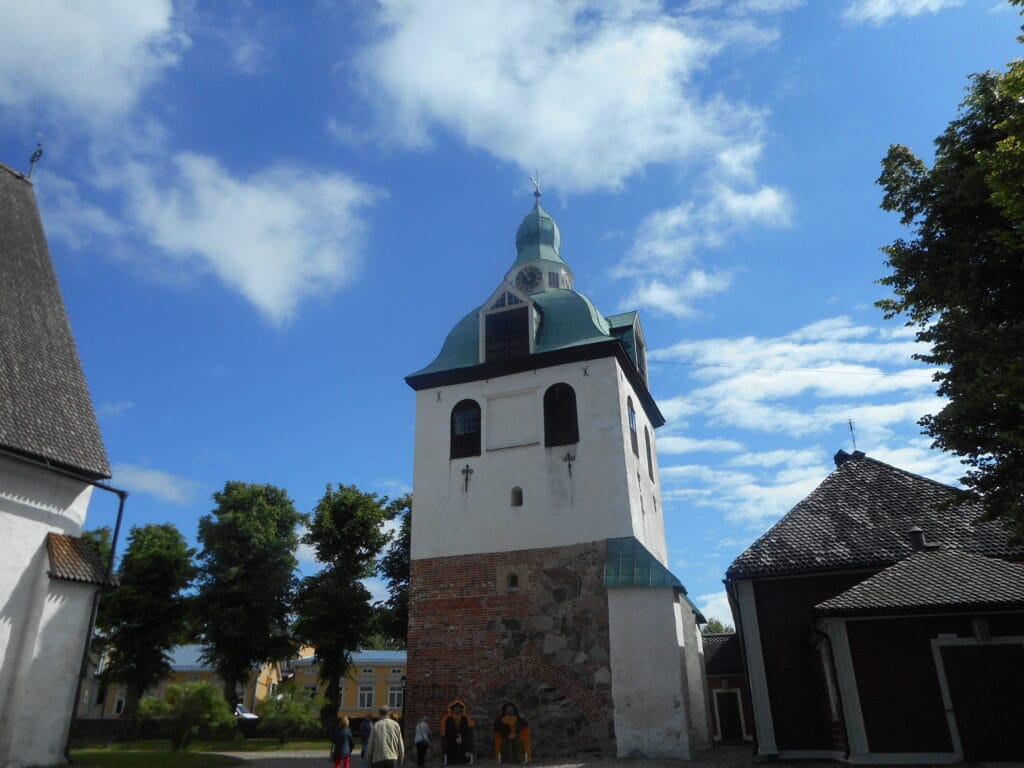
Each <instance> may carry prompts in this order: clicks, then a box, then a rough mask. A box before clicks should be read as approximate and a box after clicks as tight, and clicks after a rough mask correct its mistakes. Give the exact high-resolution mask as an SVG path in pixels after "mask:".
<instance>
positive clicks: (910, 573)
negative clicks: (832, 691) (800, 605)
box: [815, 549, 1024, 616]
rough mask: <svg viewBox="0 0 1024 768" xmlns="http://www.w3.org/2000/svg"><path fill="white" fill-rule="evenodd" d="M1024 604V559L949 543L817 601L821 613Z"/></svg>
mask: <svg viewBox="0 0 1024 768" xmlns="http://www.w3.org/2000/svg"><path fill="white" fill-rule="evenodd" d="M1020 607H1024V565H1022V564H1020V563H1009V562H1006V561H1005V560H998V559H995V558H990V557H984V556H982V555H976V554H973V553H971V552H957V551H953V550H946V549H933V550H922V551H920V552H915V553H914V554H913V555H911V556H910V557H908V558H907V559H906V560H903V561H901V562H899V563H896V565H893V566H890V567H889V568H886V569H885V570H884V571H881V572H880V573H876V574H875V575H874V576H872V577H871V578H869V579H865V580H864V581H862V582H860V583H859V584H855V585H854V586H853V587H851V588H850V589H848V590H846V591H845V592H843V593H842V594H839V595H836V596H835V597H833V598H830V599H828V600H826V601H824V602H822V603H819V604H818V605H816V606H815V610H816V611H817V612H818V613H819V614H821V615H833V616H850V615H863V614H870V615H885V614H897V613H898V614H901V615H902V614H906V613H916V612H924V611H927V612H944V611H948V610H958V611H959V610H999V609H1007V608H1020Z"/></svg>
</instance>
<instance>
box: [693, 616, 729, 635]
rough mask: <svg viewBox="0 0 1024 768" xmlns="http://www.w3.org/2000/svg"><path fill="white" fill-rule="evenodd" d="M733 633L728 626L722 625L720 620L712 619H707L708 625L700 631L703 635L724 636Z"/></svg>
mask: <svg viewBox="0 0 1024 768" xmlns="http://www.w3.org/2000/svg"><path fill="white" fill-rule="evenodd" d="M735 631H736V630H735V629H733V628H732V627H731V626H730V625H729V624H724V623H723V622H722V621H721V620H720V619H716V618H714V617H712V618H710V619H708V623H707V624H705V625H704V626H703V628H702V629H701V632H702V633H703V634H705V635H724V634H727V633H729V632H735Z"/></svg>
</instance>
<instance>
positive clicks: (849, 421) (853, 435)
mask: <svg viewBox="0 0 1024 768" xmlns="http://www.w3.org/2000/svg"><path fill="white" fill-rule="evenodd" d="M846 426H848V427H849V428H850V437H851V439H852V440H853V450H855V451H856V450H857V433H856V432H855V431H854V429H853V419H847V420H846Z"/></svg>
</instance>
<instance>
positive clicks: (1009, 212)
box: [878, 0, 1024, 539]
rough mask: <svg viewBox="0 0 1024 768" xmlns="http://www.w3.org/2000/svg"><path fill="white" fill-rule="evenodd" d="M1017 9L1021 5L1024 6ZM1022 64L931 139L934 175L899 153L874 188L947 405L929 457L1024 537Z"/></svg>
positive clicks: (984, 78) (905, 307) (894, 276)
mask: <svg viewBox="0 0 1024 768" xmlns="http://www.w3.org/2000/svg"><path fill="white" fill-rule="evenodd" d="M1014 4H1015V5H1020V4H1021V2H1020V0H1017V1H1016V2H1015V3H1014ZM1022 103H1024V61H1021V60H1017V61H1014V62H1013V63H1011V64H1010V66H1009V70H1008V71H1007V72H1004V73H996V72H986V73H983V74H979V75H974V76H973V77H972V78H971V86H970V88H969V89H968V93H967V97H966V99H965V100H964V102H963V104H962V105H961V109H960V113H959V115H958V116H957V118H956V119H955V120H953V121H952V122H951V123H950V124H949V126H948V127H947V128H946V130H945V131H944V132H943V134H942V135H941V136H939V137H938V138H937V139H936V140H935V146H936V151H935V161H934V163H933V165H932V167H931V168H928V167H927V166H926V165H925V163H924V162H922V161H921V160H920V159H919V158H918V157H916V156H915V155H914V154H913V152H911V151H910V150H909V149H908V148H907V147H904V146H900V145H893V146H892V147H890V148H889V152H888V154H887V155H886V157H885V159H884V160H883V162H882V175H881V176H880V178H879V179H878V183H879V184H880V185H881V186H882V187H883V189H884V190H885V195H884V197H883V200H882V208H883V209H885V210H887V211H896V212H898V213H900V214H901V216H902V219H901V220H902V222H903V224H905V225H908V226H910V227H912V228H913V231H914V237H913V238H912V239H911V240H903V239H899V240H896V241H895V242H894V243H892V244H891V245H888V246H886V247H885V248H883V252H884V253H885V254H886V257H887V263H888V266H889V267H891V269H892V272H891V274H889V275H887V276H885V277H883V278H882V279H881V281H880V282H881V283H882V284H884V285H887V286H889V287H890V288H891V289H892V290H893V297H892V298H888V299H885V300H883V301H880V302H878V306H879V307H880V308H881V309H883V310H884V312H885V316H886V317H887V318H892V317H894V316H896V315H903V316H904V317H905V318H906V324H907V325H909V326H914V327H916V328H917V339H918V341H920V342H923V343H924V344H927V345H928V346H929V348H930V351H929V352H927V353H923V354H918V355H915V356H914V357H915V358H916V359H918V360H921V361H923V362H926V363H929V364H931V365H935V366H938V367H939V371H938V373H936V374H935V376H934V379H935V381H936V382H937V383H938V394H939V395H941V396H942V397H944V398H945V399H946V401H947V403H946V405H945V406H944V407H943V408H942V409H941V410H940V411H939V412H937V413H933V414H929V415H927V416H925V417H924V418H923V419H921V421H920V422H919V423H920V424H921V426H922V427H924V431H925V433H926V434H928V435H930V436H931V437H932V438H934V442H933V447H936V448H941V449H943V450H947V451H951V452H953V453H955V454H957V455H958V456H960V457H961V460H962V462H963V463H964V464H965V465H966V466H967V467H968V470H967V472H966V474H965V475H964V477H962V478H961V482H962V483H963V485H964V486H965V487H966V488H967V489H968V492H969V493H970V494H972V495H975V496H977V497H979V498H980V499H981V500H982V502H983V503H984V505H985V509H986V517H987V518H989V519H994V518H1003V519H1005V520H1006V521H1007V523H1008V524H1009V526H1010V528H1011V531H1012V532H1013V534H1014V536H1015V537H1016V538H1018V539H1020V538H1021V537H1024V300H1022V296H1024V143H1022V142H1024V114H1022V110H1021V104H1022Z"/></svg>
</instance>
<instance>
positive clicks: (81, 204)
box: [33, 171, 125, 249]
mask: <svg viewBox="0 0 1024 768" xmlns="http://www.w3.org/2000/svg"><path fill="white" fill-rule="evenodd" d="M33 181H34V185H35V188H36V191H37V193H38V195H39V203H40V205H41V207H42V208H43V211H44V212H45V216H44V218H45V220H46V232H47V234H48V235H49V236H50V237H53V238H59V239H60V240H62V241H63V242H65V243H67V244H68V245H70V246H71V247H73V248H76V249H77V248H82V247H83V246H85V245H86V244H88V243H89V242H90V241H91V240H92V239H93V238H95V237H101V238H117V237H120V236H121V235H123V234H124V231H125V226H124V225H123V224H122V223H121V222H120V221H118V219H117V218H116V217H114V216H112V215H111V214H110V213H108V212H107V211H105V210H104V209H103V208H101V207H100V206H98V205H94V204H93V203H90V202H88V200H87V199H86V196H85V195H83V194H82V189H81V187H80V186H79V185H78V184H76V183H75V182H73V181H71V180H70V179H66V178H64V177H63V176H61V175H59V174H57V173H53V172H51V171H47V172H46V173H43V174H40V175H39V176H37V177H34V178H33Z"/></svg>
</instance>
